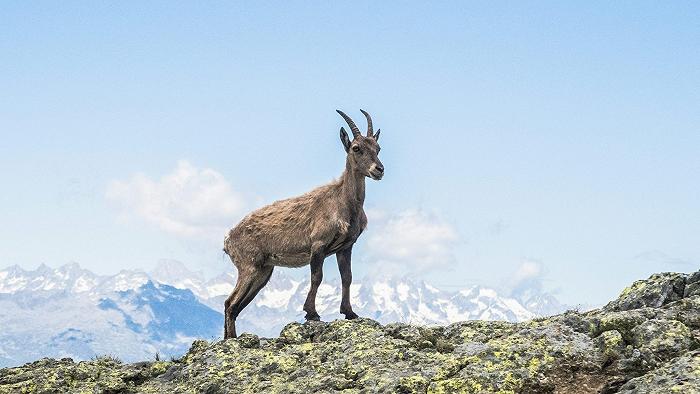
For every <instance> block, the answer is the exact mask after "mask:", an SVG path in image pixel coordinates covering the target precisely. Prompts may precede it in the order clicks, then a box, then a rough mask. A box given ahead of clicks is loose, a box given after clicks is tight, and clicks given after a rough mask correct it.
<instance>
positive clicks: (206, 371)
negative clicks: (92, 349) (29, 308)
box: [0, 273, 700, 394]
mask: <svg viewBox="0 0 700 394" xmlns="http://www.w3.org/2000/svg"><path fill="white" fill-rule="evenodd" d="M698 279H700V278H697V275H696V274H693V275H690V276H687V277H686V276H685V275H683V274H673V273H668V274H658V275H654V276H652V277H651V278H649V279H647V280H644V281H637V282H635V284H633V285H632V286H631V287H630V288H628V289H627V290H626V291H624V292H623V293H622V295H621V296H620V298H619V299H617V300H615V301H612V302H611V303H609V304H608V305H607V306H606V307H604V308H602V309H598V310H592V311H588V312H585V313H579V312H576V311H569V312H566V313H564V314H561V315H558V316H551V317H548V318H539V319H535V320H532V321H528V322H523V323H517V324H516V323H507V322H498V321H467V322H459V323H454V324H450V325H448V326H446V327H426V326H418V325H411V324H404V323H394V324H387V325H385V326H382V325H381V324H379V323H378V322H376V321H373V320H371V319H363V318H360V319H355V320H336V321H332V322H320V321H312V322H306V323H303V324H302V323H297V322H293V323H290V324H288V325H287V326H285V327H284V329H283V330H282V332H281V333H280V335H279V337H278V338H259V337H258V336H257V335H254V334H247V333H244V334H241V336H240V337H238V338H235V339H229V340H225V341H215V342H207V341H202V340H198V341H195V342H194V343H193V344H192V346H191V348H190V350H189V351H188V352H187V354H185V355H184V356H183V357H182V358H180V359H179V360H172V361H168V362H164V361H157V362H142V363H135V364H124V363H122V362H120V361H119V360H117V359H114V358H111V357H100V358H96V359H94V360H90V361H81V362H75V361H73V360H72V359H69V358H65V359H61V360H52V359H42V360H38V361H36V362H33V363H29V364H25V365H23V366H20V367H16V368H5V369H0V394H4V393H17V392H32V393H53V392H95V393H163V392H173V393H180V392H188V393H189V392H192V393H248V392H250V393H258V392H264V393H313V392H321V393H332V392H340V391H342V392H347V393H375V392H378V393H482V392H486V393H488V392H501V393H566V392H576V393H598V392H603V393H615V392H618V391H620V392H629V393H636V392H638V393H647V392H649V393H654V392H658V393H662V392H663V393H666V392H671V393H672V392H674V390H675V391H676V392H683V393H693V392H700V382H699V381H698V380H699V379H700V378H699V377H698V374H699V371H700V365H699V364H700V361H698V357H699V355H698V354H699V353H698V352H700V350H698V347H699V346H700V342H699V340H700V295H695V294H693V295H687V294H688V292H687V289H688V288H690V286H691V285H693V284H694V283H698Z"/></svg>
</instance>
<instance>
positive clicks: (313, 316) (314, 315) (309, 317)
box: [304, 312, 321, 321]
mask: <svg viewBox="0 0 700 394" xmlns="http://www.w3.org/2000/svg"><path fill="white" fill-rule="evenodd" d="M304 318H305V319H306V320H314V321H319V320H321V316H319V315H318V313H316V312H314V313H307V314H306V316H305V317H304Z"/></svg>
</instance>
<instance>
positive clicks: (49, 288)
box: [0, 261, 565, 367]
mask: <svg viewBox="0 0 700 394" xmlns="http://www.w3.org/2000/svg"><path fill="white" fill-rule="evenodd" d="M235 283H236V278H235V274H234V273H233V272H224V273H221V274H220V275H218V276H216V277H213V278H211V279H206V278H205V277H204V275H203V274H202V273H199V272H192V271H190V270H188V269H187V268H186V267H185V266H184V265H183V264H182V263H179V262H177V261H162V262H161V263H159V264H158V266H157V267H156V268H155V269H154V270H153V271H150V272H144V271H138V270H122V271H120V272H118V273H117V274H114V275H97V274H95V273H93V272H91V271H89V270H86V269H83V268H81V267H80V266H79V265H78V264H75V263H72V264H67V265H64V266H61V267H58V268H56V269H52V268H49V267H47V266H45V265H42V266H40V267H38V268H37V269H35V270H23V269H22V268H20V267H18V266H11V267H8V268H6V269H4V270H0V327H2V330H0V367H2V366H8V365H16V364H20V363H22V362H25V361H30V360H34V359H37V358H39V357H45V356H50V357H73V358H76V359H86V358H90V357H94V356H95V355H101V354H111V355H116V356H118V357H120V358H122V359H123V360H125V361H135V360H143V359H148V358H152V357H153V356H154V355H155V354H156V353H159V354H160V355H163V356H169V355H173V356H177V355H180V354H182V353H183V352H184V351H186V350H187V348H188V346H189V345H190V344H191V342H192V341H193V340H194V339H196V338H205V339H214V338H218V337H220V336H221V332H222V327H223V315H222V314H221V313H222V309H223V303H224V300H225V299H226V297H228V295H229V294H230V293H231V291H232V290H233V287H234V284H235ZM308 289H309V282H308V279H306V280H296V279H293V278H290V277H288V276H286V275H284V271H283V270H277V271H275V273H274V274H273V277H272V279H271V280H270V282H269V283H268V284H267V286H265V288H263V290H262V291H261V292H260V293H259V294H258V296H257V297H256V298H255V300H254V301H253V302H252V303H251V305H249V306H248V307H247V308H246V309H245V310H244V311H243V312H242V313H241V315H240V316H239V318H238V321H237V327H238V331H239V332H245V331H248V332H254V333H256V334H258V335H261V336H276V335H277V334H278V333H279V331H280V330H281V329H282V327H283V326H284V325H285V324H287V323H289V322H290V321H295V320H296V321H301V320H303V316H304V312H303V311H302V305H303V303H304V300H305V299H306V294H307V292H308ZM340 294H341V292H340V283H339V281H338V280H335V281H326V282H324V283H323V284H322V285H321V286H320V288H319V291H318V296H317V302H316V305H317V310H318V312H319V314H320V315H321V317H322V319H324V320H332V319H336V318H342V317H343V316H342V315H340V314H339V313H338V309H339V305H340ZM351 301H352V305H353V308H354V310H355V312H356V313H358V314H359V315H360V316H365V317H369V318H372V319H375V320H378V321H380V322H382V323H389V322H394V321H403V322H411V323H417V324H447V323H452V322H455V321H461V320H470V319H488V320H507V321H522V320H527V319H530V318H533V317H535V316H538V315H541V314H552V313H557V312H561V311H563V310H564V309H565V307H564V306H563V305H561V304H559V302H558V301H557V300H556V299H555V298H554V297H552V296H551V295H548V294H544V293H541V292H532V291H530V292H523V293H522V294H515V298H513V297H504V296H501V295H499V294H498V292H497V291H495V290H494V289H491V288H487V287H483V286H471V287H468V288H465V289H463V290H460V291H456V292H449V291H444V290H440V289H437V288H435V287H433V286H430V285H429V284H427V283H425V282H424V281H422V280H417V279H415V278H411V277H402V278H385V277H381V278H372V277H367V278H364V279H362V280H359V281H358V280H356V281H355V283H353V285H352V287H351Z"/></svg>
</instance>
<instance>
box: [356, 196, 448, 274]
mask: <svg viewBox="0 0 700 394" xmlns="http://www.w3.org/2000/svg"><path fill="white" fill-rule="evenodd" d="M371 216H372V218H373V219H376V220H377V221H378V222H379V223H378V224H376V225H373V224H372V223H371V224H370V225H372V229H371V235H370V237H369V238H368V240H367V246H368V249H369V254H370V256H371V257H372V258H373V259H374V260H376V261H377V263H378V266H383V267H386V266H400V267H406V268H410V269H411V270H413V271H427V270H430V269H433V268H437V267H442V266H445V265H449V264H451V263H453V262H454V261H455V257H454V252H453V249H454V245H455V243H456V242H457V233H456V231H455V229H454V228H453V227H452V226H451V225H450V224H449V223H447V222H445V221H444V220H442V219H440V218H438V217H437V216H435V215H430V214H428V213H426V212H423V211H419V210H413V209H410V210H405V211H402V212H400V213H398V214H394V215H387V214H385V213H383V212H372V214H371Z"/></svg>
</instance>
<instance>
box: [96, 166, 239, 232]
mask: <svg viewBox="0 0 700 394" xmlns="http://www.w3.org/2000/svg"><path fill="white" fill-rule="evenodd" d="M106 196H107V199H109V200H110V201H112V202H114V203H116V204H117V205H119V206H120V207H121V209H122V214H123V215H124V216H125V217H132V216H138V217H141V218H143V219H145V220H146V221H148V222H149V223H151V224H154V225H156V226H158V227H159V228H160V229H162V230H164V231H166V232H168V233H171V234H175V235H178V236H183V237H204V238H210V239H217V240H218V239H219V238H223V235H224V233H225V231H226V229H227V228H229V227H231V226H232V225H233V224H234V220H235V219H236V217H237V216H238V215H239V214H240V213H241V211H242V208H243V199H242V198H241V196H239V195H238V194H237V193H235V192H234V191H233V188H232V187H231V185H230V184H229V183H228V181H226V179H225V178H224V176H223V175H221V174H220V173H219V172H217V171H215V170H212V169H210V168H197V167H195V166H193V165H192V164H190V163H189V162H188V161H185V160H181V161H179V162H178V163H177V166H176V167H175V169H174V170H173V171H172V172H171V173H169V174H167V175H164V176H162V177H161V178H160V179H151V178H150V177H148V176H147V175H145V174H135V175H133V176H132V177H131V179H129V180H125V181H124V180H115V181H112V182H110V183H109V185H108V187H107V193H106Z"/></svg>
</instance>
